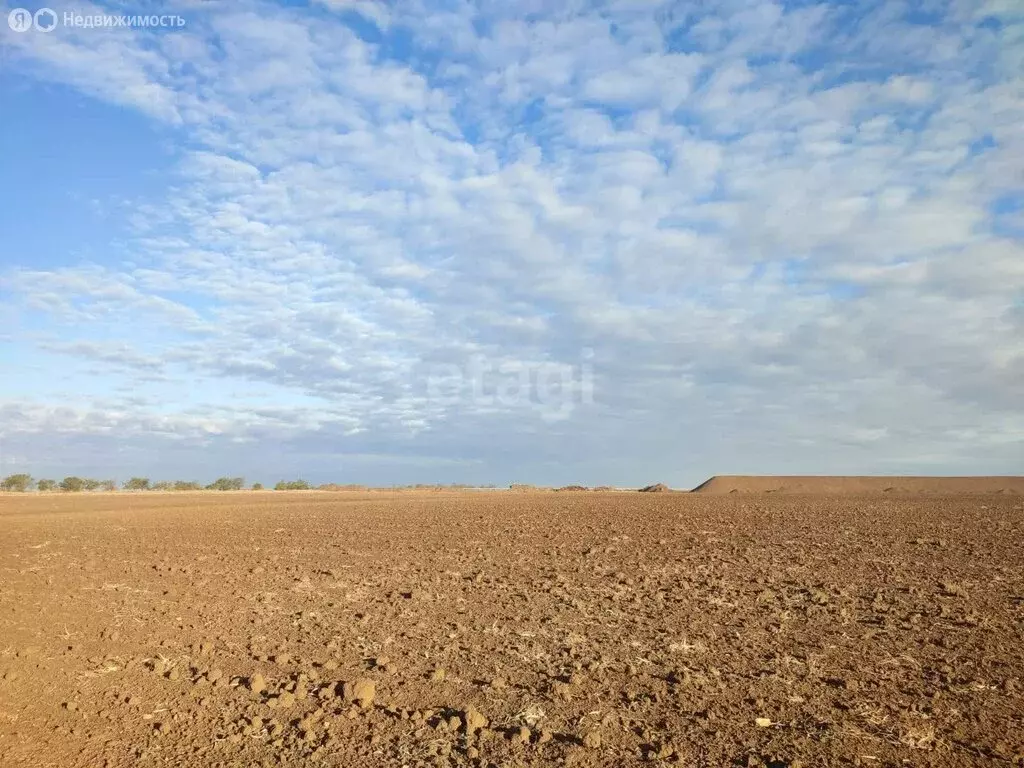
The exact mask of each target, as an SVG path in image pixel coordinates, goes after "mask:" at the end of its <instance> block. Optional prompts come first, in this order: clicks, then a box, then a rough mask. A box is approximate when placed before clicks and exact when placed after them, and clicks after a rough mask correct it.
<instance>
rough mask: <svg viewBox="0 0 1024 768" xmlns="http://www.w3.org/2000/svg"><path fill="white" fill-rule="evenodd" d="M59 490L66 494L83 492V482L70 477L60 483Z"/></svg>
mask: <svg viewBox="0 0 1024 768" xmlns="http://www.w3.org/2000/svg"><path fill="white" fill-rule="evenodd" d="M60 489H61V490H62V491H66V492H68V493H78V492H79V491H83V490H85V480H83V479H82V478H80V477H75V476H74V475H70V476H69V477H65V478H64V479H63V480H61V481H60Z"/></svg>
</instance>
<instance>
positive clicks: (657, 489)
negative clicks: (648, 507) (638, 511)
mask: <svg viewBox="0 0 1024 768" xmlns="http://www.w3.org/2000/svg"><path fill="white" fill-rule="evenodd" d="M671 490H672V489H671V488H669V487H668V486H667V485H665V484H664V483H657V484H656V485H647V486H644V487H643V488H641V489H640V493H668V492H669V491H671Z"/></svg>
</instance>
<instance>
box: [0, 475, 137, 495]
mask: <svg viewBox="0 0 1024 768" xmlns="http://www.w3.org/2000/svg"><path fill="white" fill-rule="evenodd" d="M33 487H35V488H38V489H39V490H40V491H66V492H68V493H79V492H81V491H116V490H117V483H116V482H115V481H114V480H94V479H93V478H91V477H76V476H74V475H69V476H68V477H65V478H64V479H63V480H49V479H47V478H42V479H40V480H33V479H32V475H29V474H25V473H24V472H22V473H18V474H16V475H8V476H7V477H5V478H4V479H3V480H0V491H13V492H15V493H25V492H27V491H30V490H32V488H33Z"/></svg>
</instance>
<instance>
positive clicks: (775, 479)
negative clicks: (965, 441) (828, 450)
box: [693, 475, 1024, 494]
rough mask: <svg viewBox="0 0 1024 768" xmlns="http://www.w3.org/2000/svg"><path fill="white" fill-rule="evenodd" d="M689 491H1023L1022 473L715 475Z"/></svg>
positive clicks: (834, 492)
mask: <svg viewBox="0 0 1024 768" xmlns="http://www.w3.org/2000/svg"><path fill="white" fill-rule="evenodd" d="M693 493H707V494H726V493H784V494H785V493H831V494H847V493H936V494H938V493H1008V494H1013V493H1024V477H1020V476H1016V477H1014V476H1003V477H999V476H989V477H909V476H886V475H879V476H866V475H865V476H856V475H715V476H714V477H711V478H709V479H708V480H706V481H704V482H703V483H701V484H700V485H698V486H697V487H696V488H694V489H693Z"/></svg>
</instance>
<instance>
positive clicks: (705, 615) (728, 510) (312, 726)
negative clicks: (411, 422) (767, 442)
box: [0, 492, 1024, 768]
mask: <svg viewBox="0 0 1024 768" xmlns="http://www.w3.org/2000/svg"><path fill="white" fill-rule="evenodd" d="M1022 536H1024V504H1022V501H1021V499H1019V498H1016V497H1014V496H1009V495H991V496H982V495H959V496H939V495H931V496H913V495H898V496H892V495H881V494H879V495H875V496H871V497H867V496H828V497H820V498H815V497H810V496H784V495H778V496H776V495H766V496H760V497H754V496H736V495H734V496H718V497H715V496H704V495H701V494H685V493H681V494H676V493H669V494H622V493H588V494H552V493H535V494H531V493H516V494H513V493H490V494H480V493H461V494H460V493H449V494H444V493H437V492H431V493H424V494H415V493H405V494H401V495H398V494H392V495H387V494H383V493H376V494H358V493H348V494H332V493H321V494H309V493H294V494H290V493H260V494H251V495H248V496H246V495H242V494H223V495H221V494H216V493H206V494H179V495H170V494H166V495H165V494H153V495H144V494H135V495H125V494H121V495H118V494H111V495H95V496H79V495H53V496H18V495H10V496H5V497H0V585H2V586H0V638H2V639H0V765H2V766H4V768H11V767H13V766H32V768H38V767H39V766H61V767H62V768H64V767H67V766H83V767H84V766H89V767H90V768H91V767H92V766H110V767H115V766H126V767H127V766H135V765H139V766H270V765H315V766H339V767H340V766H549V765H577V766H594V767H596V766H606V765H607V766H629V765H639V764H641V763H647V762H654V763H660V762H664V763H666V764H670V765H682V766H716V767H718V766H730V765H746V766H773V767H776V768H777V767H779V766H789V767H790V768H795V766H798V765H803V766H805V768H808V767H809V766H826V765H827V766H836V765H863V766H900V765H914V766H966V765H977V766H982V765H986V766H987V765H1024V687H1022V686H1024V650H1022V643H1021V637H1022V634H1024V550H1022V548H1021V546H1020V544H1021V541H1022Z"/></svg>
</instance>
